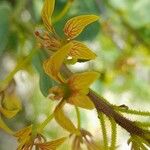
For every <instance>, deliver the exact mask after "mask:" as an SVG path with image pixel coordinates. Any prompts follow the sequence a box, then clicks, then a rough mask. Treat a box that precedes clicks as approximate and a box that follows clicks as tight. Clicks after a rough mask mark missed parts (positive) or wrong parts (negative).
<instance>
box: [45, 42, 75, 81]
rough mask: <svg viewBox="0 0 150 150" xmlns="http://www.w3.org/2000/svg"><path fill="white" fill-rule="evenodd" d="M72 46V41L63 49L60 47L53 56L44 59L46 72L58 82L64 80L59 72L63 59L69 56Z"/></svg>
mask: <svg viewBox="0 0 150 150" xmlns="http://www.w3.org/2000/svg"><path fill="white" fill-rule="evenodd" d="M72 46H73V44H72V43H68V44H66V45H65V46H63V47H62V48H61V49H59V50H58V51H57V52H56V53H55V54H54V55H53V56H51V57H50V58H48V59H47V60H46V61H44V64H43V67H44V71H45V73H47V74H48V75H49V76H50V77H51V78H53V79H54V80H56V81H58V82H63V81H64V80H63V78H62V77H61V75H60V73H59V72H60V69H61V66H62V64H63V61H64V59H65V58H66V57H67V55H68V53H69V51H70V50H71V48H72Z"/></svg>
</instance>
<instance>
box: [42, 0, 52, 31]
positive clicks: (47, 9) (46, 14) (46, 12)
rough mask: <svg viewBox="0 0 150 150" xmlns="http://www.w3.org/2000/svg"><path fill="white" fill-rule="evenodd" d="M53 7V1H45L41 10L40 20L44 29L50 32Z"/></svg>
mask: <svg viewBox="0 0 150 150" xmlns="http://www.w3.org/2000/svg"><path fill="white" fill-rule="evenodd" d="M54 7H55V0H45V1H44V5H43V8H42V19H43V23H44V25H45V27H46V28H47V30H48V31H49V32H52V23H51V17H52V14H53V11H54Z"/></svg>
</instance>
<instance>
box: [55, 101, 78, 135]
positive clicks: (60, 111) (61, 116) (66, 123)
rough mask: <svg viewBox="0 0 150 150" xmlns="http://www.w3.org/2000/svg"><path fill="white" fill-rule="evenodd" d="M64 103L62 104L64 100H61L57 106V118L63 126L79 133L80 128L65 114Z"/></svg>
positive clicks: (71, 131)
mask: <svg viewBox="0 0 150 150" xmlns="http://www.w3.org/2000/svg"><path fill="white" fill-rule="evenodd" d="M63 105H64V104H62V102H60V103H59V105H58V106H57V107H56V109H55V111H54V116H55V120H56V121H57V123H58V124H59V125H60V126H61V127H63V128H64V129H66V130H67V131H69V132H70V133H77V132H78V130H77V129H76V127H75V126H74V124H73V123H72V121H71V120H70V119H69V118H68V117H67V116H66V115H65V114H64V111H63V108H62V107H63Z"/></svg>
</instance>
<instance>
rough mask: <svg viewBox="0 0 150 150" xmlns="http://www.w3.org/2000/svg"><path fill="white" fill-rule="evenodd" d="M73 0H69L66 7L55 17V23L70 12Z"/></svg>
mask: <svg viewBox="0 0 150 150" xmlns="http://www.w3.org/2000/svg"><path fill="white" fill-rule="evenodd" d="M72 2H73V1H70V0H68V1H67V3H66V5H65V7H64V8H63V10H62V11H61V12H60V13H59V15H58V16H56V17H55V18H54V19H53V23H54V24H55V23H56V22H58V21H59V20H61V18H63V17H64V16H65V14H66V13H67V12H68V10H69V8H70V6H71V4H72Z"/></svg>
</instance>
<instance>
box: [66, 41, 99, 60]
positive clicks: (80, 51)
mask: <svg viewBox="0 0 150 150" xmlns="http://www.w3.org/2000/svg"><path fill="white" fill-rule="evenodd" d="M68 55H69V56H71V57H73V58H75V59H84V60H91V59H95V57H96V54H95V53H93V52H92V51H91V50H90V49H89V48H88V47H87V46H86V45H84V44H82V43H81V42H78V41H73V47H72V48H71V51H70V53H69V54H68Z"/></svg>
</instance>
